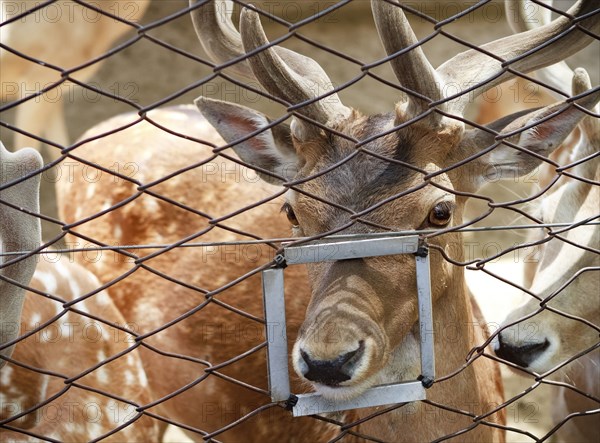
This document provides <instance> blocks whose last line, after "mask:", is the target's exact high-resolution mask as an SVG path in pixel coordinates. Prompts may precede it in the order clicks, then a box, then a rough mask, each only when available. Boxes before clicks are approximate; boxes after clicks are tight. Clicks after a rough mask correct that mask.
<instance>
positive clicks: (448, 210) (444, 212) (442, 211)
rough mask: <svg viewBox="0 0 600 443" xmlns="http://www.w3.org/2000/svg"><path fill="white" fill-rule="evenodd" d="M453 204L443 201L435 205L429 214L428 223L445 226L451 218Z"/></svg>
mask: <svg viewBox="0 0 600 443" xmlns="http://www.w3.org/2000/svg"><path fill="white" fill-rule="evenodd" d="M453 210H454V204H453V203H452V202H449V201H444V202H440V203H438V204H436V205H435V206H434V207H433V209H432V210H431V211H430V212H429V223H431V224H432V225H437V226H445V225H447V224H448V223H449V222H450V219H451V218H452V212H453Z"/></svg>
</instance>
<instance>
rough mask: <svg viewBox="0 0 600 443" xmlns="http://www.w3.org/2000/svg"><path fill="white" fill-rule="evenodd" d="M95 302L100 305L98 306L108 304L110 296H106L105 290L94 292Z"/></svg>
mask: <svg viewBox="0 0 600 443" xmlns="http://www.w3.org/2000/svg"><path fill="white" fill-rule="evenodd" d="M95 299H96V302H97V303H98V304H99V305H100V306H107V305H109V304H110V297H109V296H108V294H107V293H106V292H105V291H102V292H99V293H98V294H96V297H95Z"/></svg>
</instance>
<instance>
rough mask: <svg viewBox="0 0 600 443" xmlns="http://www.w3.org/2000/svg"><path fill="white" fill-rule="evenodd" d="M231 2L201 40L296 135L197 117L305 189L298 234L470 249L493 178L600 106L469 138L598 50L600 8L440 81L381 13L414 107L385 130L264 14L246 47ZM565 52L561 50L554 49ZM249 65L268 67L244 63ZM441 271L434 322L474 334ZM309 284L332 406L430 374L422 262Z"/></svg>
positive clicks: (369, 263) (452, 277) (251, 18)
mask: <svg viewBox="0 0 600 443" xmlns="http://www.w3.org/2000/svg"><path fill="white" fill-rule="evenodd" d="M191 3H192V4H194V3H195V2H194V1H192V2H191ZM225 3H226V2H211V3H208V4H206V5H203V6H202V7H199V8H197V9H195V10H194V12H193V14H194V15H193V19H194V23H195V27H196V32H197V34H198V35H199V37H200V41H201V42H202V44H203V45H204V47H205V49H206V51H207V53H209V54H210V55H211V56H212V57H213V58H214V59H215V61H216V62H217V63H224V62H228V61H230V60H231V58H238V57H239V58H240V60H242V61H239V62H237V63H235V64H232V65H231V66H230V67H231V69H234V70H235V71H236V72H237V74H239V75H242V76H245V77H252V78H256V80H258V82H259V83H260V84H261V85H262V86H263V87H264V89H265V90H266V91H267V92H268V93H269V94H271V95H273V96H275V97H276V98H277V99H278V100H280V101H282V102H284V103H287V104H288V105H289V106H290V108H289V109H288V111H289V115H290V116H292V119H291V125H290V126H289V127H288V126H287V125H284V124H278V125H274V124H273V123H271V121H270V120H269V119H268V118H267V117H266V116H265V115H263V114H261V113H259V112H257V111H255V110H252V109H248V108H246V107H242V106H239V105H237V104H233V103H227V102H222V101H216V100H210V99H207V98H203V97H200V98H199V99H198V100H197V101H196V104H197V106H198V107H199V109H200V111H201V112H202V113H203V114H204V116H205V117H206V118H207V119H208V120H209V121H210V123H211V124H212V125H213V126H214V127H215V128H216V129H217V130H218V131H219V133H220V134H221V135H222V137H223V138H224V139H225V140H226V141H227V142H228V143H230V144H231V145H232V147H233V149H234V150H235V152H236V153H237V154H238V156H239V157H240V158H241V159H242V160H243V161H244V162H246V163H248V164H250V165H252V167H254V168H255V169H256V170H257V171H258V172H259V174H260V175H261V177H262V178H263V179H264V180H266V181H268V182H271V183H277V184H280V185H282V186H285V187H287V188H288V189H289V192H288V194H287V203H286V204H285V205H284V208H283V209H284V210H285V212H286V213H287V215H288V219H289V220H290V223H291V225H292V230H293V232H294V234H296V235H298V236H319V235H327V234H331V233H338V232H344V233H366V232H379V231H386V230H416V229H435V230H437V232H436V233H435V234H433V235H429V236H428V237H429V243H430V244H432V245H434V248H436V249H438V250H439V251H448V250H449V249H450V248H451V247H457V249H458V250H461V249H462V248H461V246H462V241H461V238H460V235H459V234H457V233H455V232H454V233H453V232H448V231H449V230H451V228H455V227H457V226H460V225H461V224H462V223H463V220H462V212H463V207H464V205H465V201H466V200H467V199H468V197H469V196H470V195H472V193H474V192H476V191H477V189H478V188H479V186H481V185H482V184H483V183H484V182H485V177H486V170H489V169H488V168H490V167H493V168H494V169H495V171H497V172H498V173H500V174H510V176H511V177H514V176H515V175H517V176H521V175H523V174H527V173H528V172H530V171H531V170H532V169H533V168H535V167H536V166H537V165H539V163H540V162H541V161H542V159H543V157H545V156H546V155H547V154H548V152H549V151H550V150H551V149H552V148H553V147H555V146H557V145H559V144H560V143H561V142H562V140H563V139H564V138H565V137H566V136H567V135H568V134H569V132H570V131H571V130H572V129H573V128H574V127H575V125H577V123H578V122H579V121H580V120H581V119H582V118H583V117H584V116H585V115H586V114H585V113H584V112H582V110H581V109H582V108H583V109H589V108H591V107H593V106H594V104H595V103H596V102H597V101H598V99H599V94H598V93H595V94H593V95H588V96H585V97H582V98H581V99H580V100H578V101H577V102H576V103H575V102H572V101H568V102H566V101H563V102H560V103H557V104H554V105H552V106H549V107H547V108H543V109H538V110H535V111H531V112H526V113H519V114H516V115H510V116H507V117H504V118H502V119H500V120H498V121H496V122H494V123H492V124H490V125H488V126H487V127H481V128H468V127H467V126H466V125H465V123H464V122H463V117H462V116H463V112H464V110H465V108H466V106H467V105H468V103H469V102H470V100H472V99H473V96H474V95H476V94H480V93H483V92H484V91H486V90H487V89H489V88H491V87H493V86H496V85H498V84H500V83H501V82H504V81H506V80H508V79H510V78H512V77H514V76H515V75H516V74H515V72H523V73H525V72H529V71H532V70H535V69H538V68H541V67H544V66H547V65H549V64H552V63H555V62H557V61H559V60H562V59H563V58H564V57H566V56H567V54H572V53H573V52H574V51H576V50H578V49H580V48H582V47H584V46H585V45H587V44H588V43H589V42H591V41H592V40H593V38H592V37H590V36H588V35H587V34H585V33H584V32H581V31H580V30H579V29H577V28H579V27H582V28H585V29H586V30H590V31H592V32H597V31H598V30H599V29H600V20H599V17H598V15H596V16H593V17H589V18H586V19H582V20H578V21H577V22H575V21H574V20H573V19H572V17H581V16H584V15H585V14H588V13H589V12H590V11H591V10H593V9H594V6H593V4H592V3H593V2H585V1H580V2H578V3H577V4H576V5H575V6H573V7H572V8H571V9H570V10H569V12H568V14H567V16H564V17H560V18H559V19H557V20H556V21H554V22H552V23H550V24H549V25H547V26H543V27H540V28H538V29H535V30H532V31H528V32H525V33H522V34H517V35H512V36H509V37H506V38H503V39H500V40H497V41H494V42H492V43H489V44H487V45H484V46H483V47H482V49H481V51H480V50H469V51H466V52H464V53H461V54H458V55H457V56H455V57H454V58H452V59H451V60H449V61H447V62H446V63H444V64H443V65H441V66H440V67H438V68H437V69H433V67H432V66H431V65H430V63H429V62H428V60H427V59H426V58H425V55H424V54H423V52H422V50H421V48H420V47H419V46H417V39H416V37H415V35H414V33H413V31H412V29H411V28H410V26H409V25H408V21H407V19H406V17H405V15H404V12H403V10H402V7H401V5H399V4H397V3H394V2H387V1H383V0H373V1H372V10H373V16H374V19H375V23H376V25H377V29H378V32H379V35H380V38H381V41H382V43H383V45H384V47H385V49H386V51H387V53H388V55H389V56H390V64H391V66H392V68H393V70H394V73H395V75H396V77H397V79H398V81H399V84H400V86H399V88H401V89H402V90H403V91H405V92H406V93H407V95H408V100H407V101H405V102H403V103H399V104H398V105H397V106H396V108H395V109H394V110H393V112H391V113H388V114H380V115H373V116H365V115H362V114H361V113H360V112H359V111H357V110H354V109H350V108H348V107H346V106H344V105H343V104H342V102H341V100H340V99H339V97H338V96H337V94H336V90H335V88H334V87H333V85H332V82H331V80H330V79H329V78H328V77H327V75H326V74H325V72H324V71H323V70H322V69H321V68H320V67H319V66H318V64H317V63H316V62H315V61H314V60H312V59H310V58H307V57H305V56H302V55H300V54H297V53H295V52H293V51H290V50H287V49H284V48H281V47H278V46H273V45H271V44H270V43H269V41H268V40H267V38H266V36H265V33H264V31H263V29H262V27H261V24H260V19H259V15H258V13H257V12H255V11H254V9H253V8H244V9H243V10H242V12H241V18H240V32H239V33H238V32H237V31H236V29H235V27H234V26H233V24H232V22H231V19H230V16H229V14H228V13H226V12H225V11H226V10H227V9H230V8H227V7H225V6H226V4H225ZM575 23H577V25H575ZM559 36H560V38H558V37H559ZM553 38H558V40H557V41H556V42H555V43H553V44H552V45H543V43H545V42H547V41H549V40H550V39H553ZM538 46H542V47H541V48H540V49H539V50H538V51H535V52H534V51H532V50H533V49H534V48H537V47H538ZM409 47H410V48H412V49H411V50H407V48H409ZM530 51H531V53H529V52H530ZM246 53H250V54H252V55H251V56H250V57H248V58H247V59H245V60H243V58H242V56H243V55H244V54H246ZM487 54H493V56H491V55H487ZM524 54H528V55H527V56H523V55H524ZM450 84H452V85H461V89H462V90H461V92H460V93H459V94H455V95H451V96H449V95H447V92H446V91H447V89H446V88H445V86H446V85H450ZM465 85H466V86H465ZM453 91H454V89H453ZM442 233H444V234H443V235H442ZM431 267H432V297H433V299H434V311H436V307H437V311H438V312H440V311H442V310H443V311H445V312H444V313H443V315H446V316H447V317H448V318H452V319H454V320H453V321H456V322H465V321H468V320H466V319H468V318H469V315H470V310H468V309H470V308H466V307H465V306H466V305H467V303H466V302H465V301H464V300H466V295H465V294H466V292H465V289H464V278H463V274H462V272H463V271H462V269H461V268H460V267H455V266H452V265H451V264H450V263H449V262H447V261H445V260H444V259H443V258H442V255H441V254H437V253H435V254H432V257H431ZM308 271H309V276H310V280H311V282H312V299H311V302H310V304H309V307H308V309H307V313H306V319H305V321H304V324H303V326H302V327H301V329H300V332H299V336H298V339H297V341H296V343H295V346H294V352H293V362H294V367H295V369H296V372H297V373H298V374H299V375H300V376H301V377H302V378H304V379H306V380H308V381H310V382H311V383H312V384H313V386H314V387H315V388H316V389H317V390H318V391H320V392H321V393H323V394H324V395H326V396H329V397H331V398H348V397H352V396H355V395H358V394H360V393H361V392H363V391H364V389H366V388H368V387H370V386H372V385H373V384H375V383H378V382H383V381H391V380H397V379H398V377H402V376H407V375H410V374H412V376H414V375H417V374H418V372H417V373H416V374H415V373H414V371H417V369H416V368H417V366H418V347H416V345H414V344H413V341H414V340H413V339H414V330H413V326H414V325H415V322H416V320H417V296H416V287H415V265H414V259H412V258H410V257H407V256H395V257H377V258H365V259H360V260H347V261H343V262H333V263H317V264H313V265H311V266H309V268H308ZM442 300H443V303H445V304H444V305H443V308H442V307H440V303H442ZM436 303H437V305H436ZM434 315H435V312H434ZM440 315H442V314H441V313H440ZM392 360H393V362H394V364H393V365H391V364H390V362H391V361H392Z"/></svg>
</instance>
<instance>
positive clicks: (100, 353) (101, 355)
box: [96, 350, 106, 362]
mask: <svg viewBox="0 0 600 443" xmlns="http://www.w3.org/2000/svg"><path fill="white" fill-rule="evenodd" d="M96 357H97V358H98V362H101V361H104V360H106V354H105V353H104V351H102V350H100V351H98V353H97V354H96Z"/></svg>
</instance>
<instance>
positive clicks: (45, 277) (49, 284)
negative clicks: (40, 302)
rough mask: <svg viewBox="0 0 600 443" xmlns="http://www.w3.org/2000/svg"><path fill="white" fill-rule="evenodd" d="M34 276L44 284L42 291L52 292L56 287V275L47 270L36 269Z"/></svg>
mask: <svg viewBox="0 0 600 443" xmlns="http://www.w3.org/2000/svg"><path fill="white" fill-rule="evenodd" d="M35 277H36V278H37V279H38V280H39V281H40V282H41V283H42V285H44V291H46V292H49V293H54V292H55V291H56V288H57V287H58V282H57V281H56V277H54V275H52V274H50V273H48V272H42V271H37V272H36V273H35Z"/></svg>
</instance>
